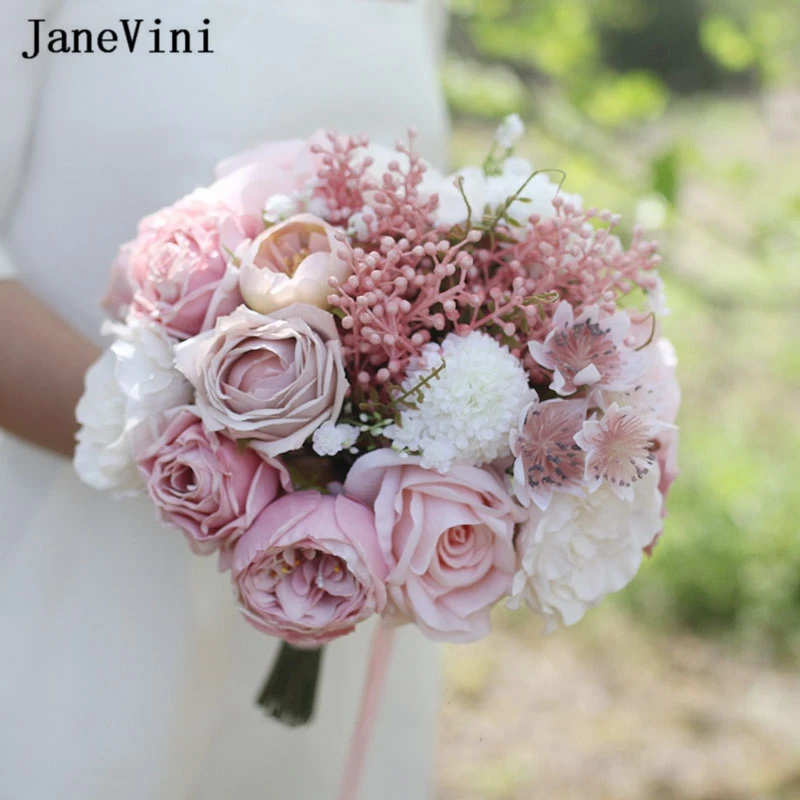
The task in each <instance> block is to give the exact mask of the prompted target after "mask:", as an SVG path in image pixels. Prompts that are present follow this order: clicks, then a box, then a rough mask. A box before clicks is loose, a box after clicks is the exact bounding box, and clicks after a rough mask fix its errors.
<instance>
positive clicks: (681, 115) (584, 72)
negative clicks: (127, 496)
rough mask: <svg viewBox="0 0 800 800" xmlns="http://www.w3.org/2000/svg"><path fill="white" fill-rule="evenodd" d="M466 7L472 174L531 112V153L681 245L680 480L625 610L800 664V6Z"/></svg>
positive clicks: (608, 1)
mask: <svg viewBox="0 0 800 800" xmlns="http://www.w3.org/2000/svg"><path fill="white" fill-rule="evenodd" d="M452 6H453V12H454V14H453V23H452V35H451V50H450V55H449V58H448V66H447V69H446V72H445V81H446V86H447V89H448V94H449V97H450V99H451V102H452V105H453V110H454V112H455V116H456V127H455V130H454V136H453V156H454V160H455V162H456V164H455V165H456V166H457V165H459V164H462V163H466V162H470V161H471V162H474V161H475V160H476V158H479V156H480V154H482V153H484V152H485V149H486V146H487V142H488V141H489V139H490V137H491V135H492V130H493V125H494V122H495V121H496V119H497V118H498V117H499V116H501V115H503V114H506V113H508V112H510V111H518V112H520V113H521V114H522V115H523V116H524V117H525V118H526V119H527V121H528V123H529V128H528V134H527V135H526V138H525V139H524V141H523V142H522V143H521V145H520V151H521V152H522V154H523V155H526V156H529V157H530V158H531V159H532V161H533V162H534V164H535V165H536V166H537V167H542V168H549V167H558V168H563V169H564V170H565V171H566V172H567V181H566V184H565V188H566V190H567V191H573V192H579V193H581V194H583V195H584V197H585V198H586V201H587V203H588V204H589V205H601V206H604V207H609V208H612V209H614V210H615V211H620V212H622V213H623V214H624V219H625V220H626V222H625V224H626V225H628V226H629V227H628V231H629V230H630V226H631V225H632V224H633V222H638V223H639V224H641V225H643V226H645V227H646V228H650V229H652V230H653V234H654V235H655V236H657V238H659V239H660V240H661V242H662V250H663V253H664V268H663V273H664V276H665V280H666V284H667V290H668V299H669V304H670V306H671V308H672V314H671V315H670V316H668V317H666V318H665V320H664V331H665V333H666V334H667V335H668V336H669V337H670V338H671V339H672V340H673V341H674V343H675V345H676V348H677V350H678V354H679V360H680V377H681V381H682V385H683V390H684V403H683V409H682V412H681V417H680V419H679V422H680V424H681V428H682V453H681V467H682V475H681V477H680V478H679V480H678V481H677V482H676V484H675V486H674V489H673V492H672V495H671V497H670V502H669V509H670V515H669V518H668V520H667V524H666V531H665V535H664V537H663V539H662V541H661V542H660V543H659V545H658V547H657V548H656V551H655V556H654V558H653V559H651V560H648V562H647V563H646V565H645V567H644V568H643V571H642V574H641V575H640V577H639V579H638V580H637V581H635V582H634V583H633V584H632V585H631V586H630V587H629V588H628V589H627V590H626V591H625V592H624V593H622V594H621V595H620V602H623V603H625V604H626V605H628V606H629V607H630V608H632V609H634V610H635V611H636V612H637V615H638V616H639V618H640V619H641V620H642V622H643V623H644V624H646V625H666V626H680V627H685V628H688V629H691V630H695V631H701V632H712V631H713V632H716V633H717V634H719V635H721V636H723V637H728V638H729V639H730V640H731V641H732V642H735V643H736V644H737V646H743V645H747V646H749V647H751V648H753V649H754V650H756V651H757V652H758V653H765V654H768V655H770V656H772V655H781V656H787V655H792V656H794V657H800V489H798V486H797V484H798V480H800V479H799V478H798V476H800V422H798V412H800V404H799V403H798V400H797V398H798V396H800V335H799V334H798V329H799V328H800V190H798V188H797V187H798V186H800V44H799V43H800V2H798V1H797V0H759V2H758V3H753V2H751V1H750V0H747V1H745V0H669V2H666V0H529V1H526V0H453V1H452ZM487 67H488V68H487Z"/></svg>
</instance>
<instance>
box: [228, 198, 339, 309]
mask: <svg viewBox="0 0 800 800" xmlns="http://www.w3.org/2000/svg"><path fill="white" fill-rule="evenodd" d="M349 250H350V247H349V245H348V244H347V239H346V238H345V236H344V234H343V233H342V232H341V231H338V230H337V229H336V228H332V227H331V226H330V225H328V224H327V223H326V222H324V221H323V220H321V219H319V217H315V216H313V215H311V214H298V215H297V216H294V217H291V218H290V219H287V220H286V221H285V222H281V223H280V224H278V225H273V226H271V227H270V228H267V230H265V231H264V232H263V233H262V234H261V235H260V236H258V237H257V238H256V239H255V241H253V243H252V244H251V245H250V246H249V247H247V248H246V249H245V250H244V252H243V254H242V257H241V264H240V267H241V272H240V276H239V287H240V289H241V292H242V297H244V301H245V303H247V305H248V306H249V307H250V308H252V309H254V310H255V311H260V312H261V313H262V314H269V313H270V311H274V310H275V309H277V308H284V307H286V306H289V305H291V304H292V303H307V304H308V305H312V306H319V307H320V308H327V307H328V295H329V294H330V293H331V288H330V286H329V285H328V281H329V279H330V278H331V277H335V278H337V279H338V280H339V281H340V282H342V281H344V280H346V279H347V278H348V277H349V276H350V274H351V273H352V271H353V267H352V262H351V260H350V259H349V257H348V254H349Z"/></svg>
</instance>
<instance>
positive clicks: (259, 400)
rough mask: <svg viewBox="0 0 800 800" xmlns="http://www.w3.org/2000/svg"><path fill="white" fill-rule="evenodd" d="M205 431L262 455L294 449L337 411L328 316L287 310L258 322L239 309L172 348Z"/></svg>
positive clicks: (338, 377) (339, 387) (338, 381)
mask: <svg viewBox="0 0 800 800" xmlns="http://www.w3.org/2000/svg"><path fill="white" fill-rule="evenodd" d="M175 364H176V367H177V368H178V370H179V371H180V372H182V373H183V374H184V375H185V376H186V377H187V378H188V379H189V381H190V382H191V383H192V385H193V386H194V387H195V389H196V390H197V401H196V402H197V407H198V413H199V414H200V416H201V417H202V418H203V421H204V422H205V424H206V427H208V428H209V429H210V430H213V431H222V430H224V431H226V432H227V433H229V434H230V436H231V437H233V438H234V439H249V440H251V444H252V446H253V447H256V448H258V449H259V450H260V451H261V452H263V453H265V454H266V455H267V456H277V455H280V454H281V453H286V452H288V451H289V450H296V449H298V448H300V447H302V445H303V442H305V440H306V439H307V438H308V437H309V436H311V434H313V433H314V431H315V430H316V429H317V428H318V427H319V426H320V425H321V424H322V423H323V422H326V421H328V420H336V419H337V418H338V416H339V413H340V412H341V410H342V404H343V402H344V395H345V392H346V391H347V379H346V378H345V374H344V367H343V366H342V357H341V349H340V345H339V335H338V333H337V332H336V325H335V323H334V321H333V317H332V316H331V315H330V314H328V313H327V312H326V311H322V310H321V309H319V308H314V307H313V306H305V305H294V306H289V307H288V308H284V309H281V310H280V311H276V312H275V313H274V314H271V315H269V316H264V315H263V314H259V313H257V312H255V311H251V310H250V309H249V308H245V307H244V306H242V307H240V308H237V309H236V311H234V312H233V314H231V315H230V316H227V317H221V318H220V319H219V320H217V324H216V326H215V328H214V330H213V331H209V332H208V333H204V334H202V335H201V336H196V337H195V338H193V339H190V340H189V341H186V342H182V343H181V344H180V345H178V346H177V347H176V348H175Z"/></svg>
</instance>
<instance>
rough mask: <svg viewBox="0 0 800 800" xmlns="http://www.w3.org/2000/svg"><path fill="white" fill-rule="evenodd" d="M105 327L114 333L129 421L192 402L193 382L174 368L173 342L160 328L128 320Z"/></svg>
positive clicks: (114, 345) (118, 375)
mask: <svg viewBox="0 0 800 800" xmlns="http://www.w3.org/2000/svg"><path fill="white" fill-rule="evenodd" d="M105 330H106V332H110V333H114V334H116V336H117V340H116V341H115V342H114V344H112V345H111V351H112V352H113V353H114V355H115V357H116V361H117V364H116V377H117V382H118V383H119V387H120V390H121V391H122V393H123V395H124V396H125V399H126V404H125V413H126V417H127V419H128V421H129V423H136V422H141V421H142V420H144V419H146V418H147V417H151V416H153V415H155V414H159V413H160V412H162V411H166V410H167V409H169V408H175V407H176V406H182V405H185V404H186V403H189V402H191V400H192V394H193V392H192V385H191V384H190V383H189V381H187V380H186V378H185V377H184V376H183V375H182V374H181V373H180V372H178V370H177V369H175V353H174V347H175V344H176V342H175V340H173V339H171V338H170V336H169V335H168V334H167V333H166V332H165V331H164V330H163V329H161V328H160V327H156V326H152V325H148V324H147V323H142V322H139V321H131V323H130V324H129V325H110V326H108V327H107V328H106V329H105Z"/></svg>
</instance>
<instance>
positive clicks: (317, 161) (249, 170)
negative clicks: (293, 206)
mask: <svg viewBox="0 0 800 800" xmlns="http://www.w3.org/2000/svg"><path fill="white" fill-rule="evenodd" d="M323 141H324V134H322V133H315V134H313V135H312V136H311V137H309V138H308V139H307V140H306V139H288V140H285V141H279V142H268V143H267V144H263V145H261V146H259V147H255V148H253V149H252V150H248V151H247V152H245V153H242V154H240V155H238V156H234V157H233V158H228V159H226V160H225V161H222V162H221V163H220V164H218V165H217V170H216V174H217V178H218V180H217V182H216V183H215V184H213V185H212V186H211V188H210V191H211V193H213V194H214V196H215V197H218V198H219V199H220V200H221V201H222V202H224V203H226V204H227V205H228V206H230V207H231V208H234V209H236V211H237V212H239V213H241V214H247V215H256V216H259V217H260V216H261V213H262V212H263V211H264V206H265V204H266V202H267V200H268V199H269V198H270V197H272V196H273V195H287V196H292V195H294V194H295V193H297V192H302V191H303V190H304V189H305V186H306V183H307V182H308V181H309V180H311V179H312V178H313V177H314V176H315V175H316V173H317V170H318V169H319V167H320V166H322V162H321V158H320V157H319V156H318V155H315V154H313V153H312V152H311V147H312V145H313V144H314V143H321V142H323Z"/></svg>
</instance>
